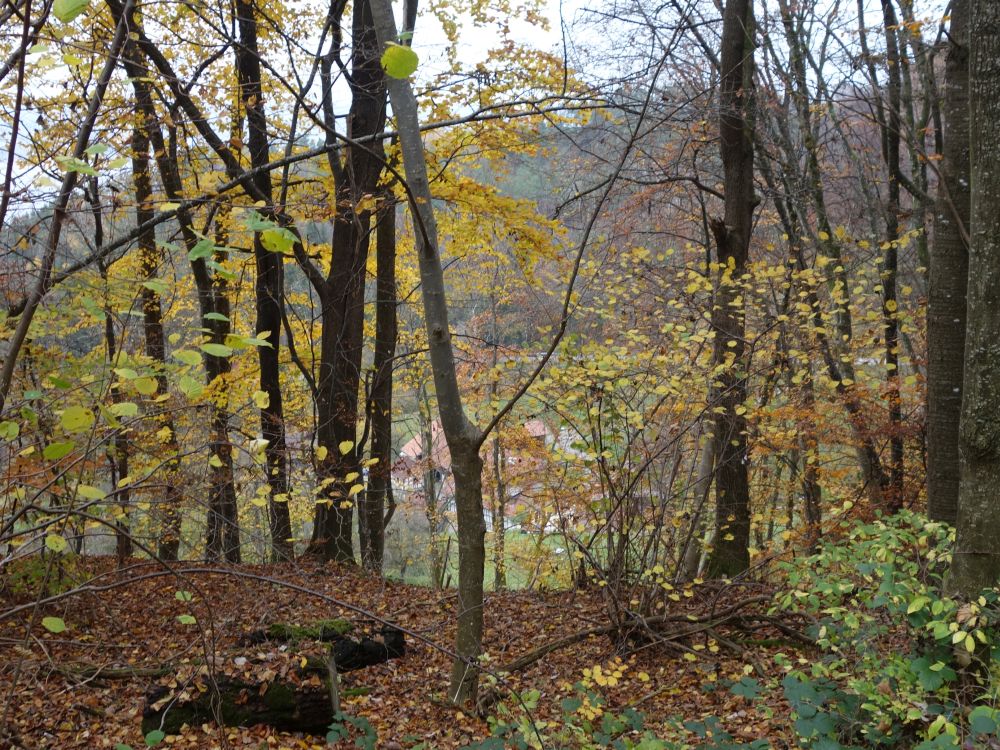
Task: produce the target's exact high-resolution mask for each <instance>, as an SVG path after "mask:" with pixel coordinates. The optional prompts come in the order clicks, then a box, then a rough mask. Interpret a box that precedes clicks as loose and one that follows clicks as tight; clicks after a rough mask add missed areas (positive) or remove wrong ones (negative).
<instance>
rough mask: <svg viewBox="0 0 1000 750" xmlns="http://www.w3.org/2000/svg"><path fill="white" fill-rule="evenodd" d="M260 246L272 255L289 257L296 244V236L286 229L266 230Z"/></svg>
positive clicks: (261, 236) (261, 237)
mask: <svg viewBox="0 0 1000 750" xmlns="http://www.w3.org/2000/svg"><path fill="white" fill-rule="evenodd" d="M260 244H262V245H263V246H264V248H265V249H267V250H270V251H271V252H272V253H281V254H282V255H288V254H289V253H291V251H292V246H293V245H294V244H295V235H294V234H293V233H292V232H291V230H288V229H284V228H279V229H266V230H264V231H263V232H261V234H260Z"/></svg>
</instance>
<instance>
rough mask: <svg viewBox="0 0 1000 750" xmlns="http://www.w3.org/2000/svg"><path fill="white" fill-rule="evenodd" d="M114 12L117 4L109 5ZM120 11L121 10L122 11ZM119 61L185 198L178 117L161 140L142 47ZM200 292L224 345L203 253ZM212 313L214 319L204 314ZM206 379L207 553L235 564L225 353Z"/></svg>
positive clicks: (169, 186) (159, 159) (187, 220)
mask: <svg viewBox="0 0 1000 750" xmlns="http://www.w3.org/2000/svg"><path fill="white" fill-rule="evenodd" d="M109 7H111V8H112V11H113V12H115V13H117V12H119V10H121V8H120V7H119V6H116V5H115V4H110V5H109ZM122 12H124V11H122ZM130 28H134V29H138V30H140V31H141V28H142V27H141V22H140V19H139V18H138V17H137V16H135V17H133V19H132V23H131V24H130ZM125 52H126V54H125V56H124V59H123V62H124V67H125V71H126V73H127V74H128V77H129V80H130V81H131V83H132V88H133V91H134V92H135V97H136V103H137V106H138V108H139V109H140V110H141V111H142V113H143V117H144V121H145V125H146V128H147V133H148V135H149V139H150V145H151V146H152V149H153V154H154V156H155V158H156V164H157V169H158V171H159V173H160V181H161V182H162V183H163V189H164V192H165V193H166V196H167V198H168V199H169V200H171V201H174V202H177V201H181V200H183V189H182V182H181V176H180V175H181V172H180V165H179V161H178V158H177V120H178V119H179V116H180V115H179V113H178V112H176V111H174V112H173V113H172V116H171V118H170V119H169V123H170V125H169V138H168V139H164V137H163V133H162V131H161V130H160V126H159V125H158V122H159V121H158V120H157V116H156V110H155V107H154V104H153V96H152V88H151V86H150V83H149V80H148V77H147V76H148V70H147V62H146V60H145V59H144V56H143V54H142V53H141V51H140V45H139V44H138V43H136V42H134V41H132V40H130V41H129V43H128V44H127V45H126V50H125ZM177 221H178V224H179V226H180V230H181V237H182V239H183V242H184V247H185V249H186V250H187V251H188V252H189V253H190V252H191V251H192V250H193V249H194V248H195V247H196V246H197V245H198V243H199V241H200V240H199V237H198V234H197V233H196V231H195V228H194V222H193V218H192V216H191V213H190V211H189V210H188V209H187V208H186V207H185V206H181V208H179V209H178V211H177ZM191 271H192V276H193V277H194V282H195V289H196V291H197V296H198V309H199V313H200V315H201V323H202V326H203V327H204V328H205V329H207V331H208V336H209V340H210V341H211V342H212V343H218V344H224V343H225V340H226V336H227V335H228V334H229V333H230V329H231V324H230V322H229V312H230V311H229V294H228V285H227V283H226V281H225V279H224V278H222V277H219V276H216V277H215V278H213V276H212V274H210V273H209V269H208V266H207V265H206V263H205V259H204V258H203V257H197V258H196V259H195V260H192V261H191ZM212 313H215V315H213V316H212V317H206V316H208V315H210V314H212ZM202 361H203V362H204V366H205V381H206V383H207V384H208V386H209V388H210V389H212V390H213V397H212V399H211V403H212V406H211V410H212V411H211V418H210V423H209V435H210V437H209V446H208V451H209V457H212V456H214V457H215V458H216V459H218V460H212V461H210V463H209V491H208V498H207V503H206V522H207V530H206V557H208V558H210V559H220V558H225V559H226V560H228V561H229V562H239V560H240V544H239V519H238V518H237V514H236V488H235V485H234V484H233V457H232V445H231V444H230V442H229V411H228V401H227V398H226V391H227V389H228V385H227V382H226V381H227V378H228V376H229V373H230V372H231V369H232V368H231V364H230V362H229V359H228V358H227V357H216V356H214V355H211V354H208V353H207V352H203V354H202Z"/></svg>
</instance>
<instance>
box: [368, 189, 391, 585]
mask: <svg viewBox="0 0 1000 750" xmlns="http://www.w3.org/2000/svg"><path fill="white" fill-rule="evenodd" d="M377 221H378V224H377V226H376V229H375V254H376V259H375V260H376V276H377V278H376V280H375V355H374V360H373V362H372V368H373V369H374V371H375V374H374V376H373V378H372V385H371V396H370V398H369V399H368V404H367V410H368V419H369V421H370V424H371V431H372V443H371V445H372V447H371V458H372V460H373V461H374V463H373V464H372V465H371V467H370V468H369V469H368V489H367V490H366V491H365V494H364V498H365V499H364V509H363V513H364V517H365V519H366V521H365V524H364V527H365V534H363V535H361V562H362V564H363V565H364V566H365V568H367V569H368V570H371V571H373V572H381V570H382V560H383V555H384V551H385V528H386V526H387V525H388V524H389V520H390V519H391V518H392V514H393V513H394V511H395V509H396V503H395V500H394V499H393V494H392V365H393V358H394V357H395V356H396V338H397V332H396V203H395V201H394V200H393V197H392V195H391V193H390V192H389V191H387V192H386V194H385V195H384V196H383V199H382V203H381V205H380V206H379V210H378V215H377Z"/></svg>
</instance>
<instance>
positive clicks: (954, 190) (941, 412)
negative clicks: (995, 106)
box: [927, 0, 970, 524]
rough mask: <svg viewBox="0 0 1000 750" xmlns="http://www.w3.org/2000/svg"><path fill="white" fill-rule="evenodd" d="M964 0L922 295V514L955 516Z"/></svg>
mask: <svg viewBox="0 0 1000 750" xmlns="http://www.w3.org/2000/svg"><path fill="white" fill-rule="evenodd" d="M968 13H969V0H954V2H953V3H952V6H951V27H950V29H949V32H948V55H947V59H946V67H945V83H944V102H943V106H942V108H941V109H942V118H943V121H944V142H943V153H942V161H941V181H940V183H939V185H938V196H937V204H936V206H935V213H934V239H933V244H932V245H931V255H930V279H929V283H930V290H929V291H930V294H929V298H928V303H927V515H928V516H930V517H931V518H932V519H934V520H935V521H947V522H948V523H951V524H954V523H955V521H956V519H957V518H958V488H959V477H960V474H961V470H960V468H959V453H958V426H959V421H960V419H961V414H962V371H963V360H964V358H965V325H966V319H965V317H966V316H965V298H966V287H967V285H968V279H969V248H968V243H967V237H968V234H967V232H968V228H969V199H970V196H969V181H970V175H969V68H968V65H969V49H968V45H969V19H968Z"/></svg>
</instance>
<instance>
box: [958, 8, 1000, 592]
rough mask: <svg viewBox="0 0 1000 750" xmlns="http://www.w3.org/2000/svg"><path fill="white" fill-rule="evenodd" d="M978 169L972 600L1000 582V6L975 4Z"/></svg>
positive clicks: (966, 571)
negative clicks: (999, 506) (999, 127)
mask: <svg viewBox="0 0 1000 750" xmlns="http://www.w3.org/2000/svg"><path fill="white" fill-rule="evenodd" d="M970 40H971V44H970V64H969V99H970V102H971V108H970V116H971V119H970V128H969V135H970V147H971V148H970V160H969V161H970V164H971V165H972V169H971V174H972V204H971V221H970V226H971V233H970V235H971V242H970V243H969V288H968V328H967V329H966V348H965V377H964V383H965V385H964V393H963V394H962V422H961V427H960V448H961V458H962V477H961V487H960V489H959V502H958V525H957V531H956V538H955V551H954V557H953V561H952V565H951V575H950V579H949V583H948V587H949V588H950V589H951V590H952V591H953V592H954V593H956V594H957V595H959V596H962V597H966V598H968V597H972V596H975V595H976V594H978V593H979V591H980V590H981V589H983V588H987V587H990V586H994V585H996V583H997V581H998V579H1000V547H998V545H997V539H1000V512H998V511H1000V508H998V498H1000V339H998V338H997V331H1000V130H998V129H997V126H996V124H997V122H1000V3H997V2H995V0H972V12H971V23H970Z"/></svg>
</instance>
